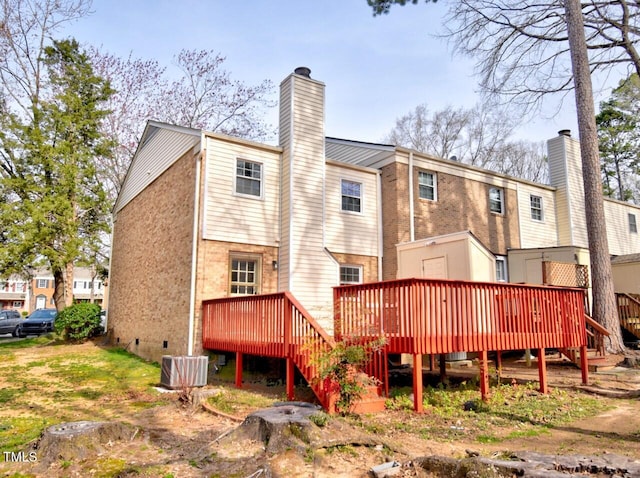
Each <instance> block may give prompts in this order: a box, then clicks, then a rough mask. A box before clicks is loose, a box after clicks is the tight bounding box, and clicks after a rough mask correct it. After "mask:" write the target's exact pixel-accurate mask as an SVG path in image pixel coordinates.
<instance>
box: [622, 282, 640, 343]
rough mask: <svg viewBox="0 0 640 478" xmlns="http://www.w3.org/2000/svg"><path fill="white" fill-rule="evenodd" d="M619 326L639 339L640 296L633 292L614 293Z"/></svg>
mask: <svg viewBox="0 0 640 478" xmlns="http://www.w3.org/2000/svg"><path fill="white" fill-rule="evenodd" d="M616 303H617V305H618V317H619V318H620V326H621V327H622V328H623V329H624V330H626V331H627V332H629V333H630V334H632V335H633V336H634V337H636V338H638V339H640V297H639V296H637V295H635V294H624V293H616Z"/></svg>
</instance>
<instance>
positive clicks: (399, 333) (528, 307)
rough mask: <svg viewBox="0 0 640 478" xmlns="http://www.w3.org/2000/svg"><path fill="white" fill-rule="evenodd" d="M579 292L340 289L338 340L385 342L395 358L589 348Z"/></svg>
mask: <svg viewBox="0 0 640 478" xmlns="http://www.w3.org/2000/svg"><path fill="white" fill-rule="evenodd" d="M583 296H584V293H583V291H582V290H580V289H566V288H562V289H560V288H555V287H547V286H531V285H518V284H503V283H484V282H466V281H453V280H434V279H400V280H392V281H385V282H377V283H370V284H359V285H350V286H341V287H336V288H335V289H334V304H335V324H334V330H335V335H336V340H340V339H341V338H342V337H356V336H357V337H380V336H384V337H386V340H387V347H386V349H387V352H388V353H411V354H440V353H451V352H475V351H483V350H517V349H527V348H560V347H575V346H582V345H585V344H586V334H585V317H584V297H583Z"/></svg>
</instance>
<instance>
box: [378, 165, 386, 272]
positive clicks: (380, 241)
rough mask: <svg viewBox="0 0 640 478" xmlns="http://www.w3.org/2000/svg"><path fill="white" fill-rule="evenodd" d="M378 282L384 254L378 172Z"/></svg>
mask: <svg viewBox="0 0 640 478" xmlns="http://www.w3.org/2000/svg"><path fill="white" fill-rule="evenodd" d="M377 180H378V280H379V281H381V280H383V279H382V277H383V276H382V255H383V254H384V243H383V242H384V231H383V228H382V171H380V170H378V177H377Z"/></svg>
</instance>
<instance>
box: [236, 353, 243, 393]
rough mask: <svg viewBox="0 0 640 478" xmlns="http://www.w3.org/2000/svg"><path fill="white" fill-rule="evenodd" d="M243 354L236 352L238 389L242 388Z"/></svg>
mask: <svg viewBox="0 0 640 478" xmlns="http://www.w3.org/2000/svg"><path fill="white" fill-rule="evenodd" d="M243 358H244V357H243V354H242V352H236V388H242V359H243Z"/></svg>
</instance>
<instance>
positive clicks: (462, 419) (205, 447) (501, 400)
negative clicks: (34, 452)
mask: <svg viewBox="0 0 640 478" xmlns="http://www.w3.org/2000/svg"><path fill="white" fill-rule="evenodd" d="M0 356H1V357H2V359H3V360H2V361H1V362H0V451H8V452H12V451H19V450H22V449H24V447H25V445H27V444H28V443H30V442H31V441H32V440H34V439H36V438H37V437H38V436H39V435H40V433H41V432H42V430H43V429H44V428H45V427H47V426H49V425H52V424H56V423H61V422H69V421H78V420H105V421H106V420H116V421H120V422H124V423H126V424H129V425H131V427H132V429H133V430H135V434H134V435H133V437H132V438H131V440H130V441H126V443H125V442H123V443H119V444H115V445H114V447H113V448H112V449H110V450H109V452H108V453H106V454H104V455H99V456H96V457H93V458H92V459H88V460H66V461H60V462H59V463H57V464H55V465H54V466H53V467H50V468H48V469H47V470H46V473H45V474H43V472H40V471H38V472H36V471H34V470H32V469H30V468H29V465H28V464H24V466H22V467H16V466H14V465H13V464H11V463H3V462H2V461H3V459H2V458H0V475H2V476H12V477H14V478H17V477H24V476H45V475H46V476H54V477H55V476H60V477H66V476H102V477H118V476H138V477H158V476H160V477H167V478H168V477H172V476H173V477H178V476H180V477H201V476H225V477H226V476H239V477H243V476H250V475H251V474H252V473H254V472H256V471H257V470H259V469H262V468H264V467H265V466H266V464H267V463H268V464H269V466H271V467H272V469H274V470H277V469H280V470H283V475H282V476H312V475H313V474H314V473H315V475H316V476H323V477H338V476H365V475H366V472H367V470H368V469H369V468H370V467H371V466H372V465H375V464H380V463H381V461H380V460H386V461H388V460H391V459H397V460H400V461H402V460H408V459H410V458H411V457H416V456H423V455H428V454H441V455H444V456H455V457H460V456H464V455H465V453H466V450H468V449H471V450H475V451H477V452H478V453H480V454H482V455H491V454H495V453H502V452H505V450H526V449H529V450H537V451H540V452H546V453H582V454H600V453H603V452H611V453H619V454H624V455H627V456H640V419H639V418H638V417H640V402H639V401H638V400H630V399H625V400H622V399H612V398H603V397H596V396H593V395H588V394H585V393H582V392H580V391H577V390H572V389H569V388H552V389H551V393H549V394H548V395H542V394H540V393H538V391H537V390H536V387H537V384H536V383H534V384H531V385H498V386H493V387H492V388H491V396H490V399H489V400H488V401H487V402H482V401H480V393H479V391H478V387H477V383H475V382H474V381H473V380H471V381H468V382H463V383H461V384H458V385H457V386H455V387H454V386H451V387H449V388H444V387H436V388H429V387H427V388H425V391H424V408H425V413H423V414H420V415H419V414H416V413H414V412H413V410H412V408H413V403H412V398H411V397H410V394H411V390H410V389H409V388H396V389H393V391H392V397H391V398H390V399H389V400H388V401H387V407H388V410H387V411H386V412H383V413H379V414H375V415H363V416H351V417H331V418H328V421H329V422H330V423H328V424H326V427H327V429H328V428H330V427H329V425H330V424H331V423H334V424H337V425H338V428H339V427H340V426H342V424H344V425H345V426H350V427H352V428H355V429H356V430H358V431H359V432H364V433H365V434H366V435H367V436H370V437H374V440H377V443H380V445H379V446H376V447H372V446H357V445H356V444H350V445H336V446H335V447H333V448H327V449H326V450H324V451H322V450H315V451H314V450H307V452H308V453H306V454H304V455H303V456H296V454H295V452H293V451H291V452H287V453H286V454H284V455H283V456H282V457H280V456H278V457H266V456H255V457H254V456H251V457H242V458H234V457H232V456H227V455H225V456H223V450H221V449H219V448H216V443H217V440H218V439H219V438H220V437H221V436H225V434H226V433H228V432H229V431H230V430H232V429H233V428H235V427H236V426H237V425H238V423H237V422H236V421H232V420H230V419H227V418H225V417H222V416H217V415H213V414H207V413H204V412H202V411H200V410H198V409H194V408H185V407H184V406H182V405H181V404H179V403H178V400H177V398H176V395H177V394H162V393H159V392H158V391H156V390H155V388H154V386H155V385H157V384H158V382H159V380H160V367H159V365H157V364H153V363H149V362H146V361H144V360H141V359H140V358H138V357H136V356H134V355H131V354H129V353H127V352H125V351H123V350H121V349H117V348H105V347H100V346H98V345H96V344H95V343H92V342H88V343H86V344H79V345H67V344H60V343H57V342H55V341H52V340H50V339H47V338H45V337H42V338H38V339H30V340H23V341H17V342H10V343H5V344H0ZM216 389H217V390H218V393H217V394H216V395H215V396H213V397H212V398H209V399H208V404H209V405H210V406H211V407H213V408H215V409H217V410H219V411H221V412H224V413H226V414H228V415H233V416H236V417H240V418H243V417H244V416H246V415H247V414H249V413H251V412H253V411H255V410H257V409H260V408H265V407H269V406H271V405H272V404H273V403H274V402H276V401H281V400H283V399H284V387H267V388H262V389H260V390H256V389H252V388H251V385H250V384H246V386H245V388H244V389H242V390H238V389H235V388H234V387H233V386H232V385H231V384H229V385H219V386H216ZM301 391H302V392H305V391H306V392H308V390H301ZM596 416H597V417H598V418H597V419H593V418H592V417H596ZM322 418H323V424H322V426H324V425H325V423H324V421H325V419H326V416H324V415H323V416H322ZM314 423H315V422H314ZM317 425H319V426H321V425H320V424H317ZM235 451H238V452H240V451H242V450H235ZM331 467H333V469H334V471H333V472H332V471H331ZM285 470H286V471H285ZM3 473H6V474H3ZM331 473H333V474H331Z"/></svg>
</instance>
